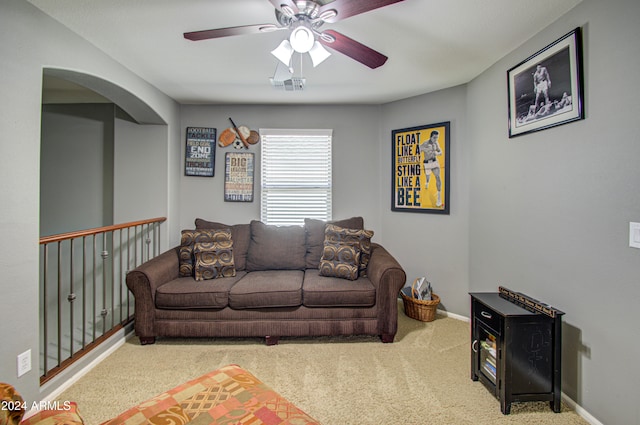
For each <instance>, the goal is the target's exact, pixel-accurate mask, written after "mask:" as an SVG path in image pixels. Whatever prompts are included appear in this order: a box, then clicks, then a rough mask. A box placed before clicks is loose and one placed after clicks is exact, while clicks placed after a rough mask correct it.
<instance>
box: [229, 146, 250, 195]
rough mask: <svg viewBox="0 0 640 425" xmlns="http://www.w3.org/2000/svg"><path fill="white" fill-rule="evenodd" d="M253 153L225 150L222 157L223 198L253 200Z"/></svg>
mask: <svg viewBox="0 0 640 425" xmlns="http://www.w3.org/2000/svg"><path fill="white" fill-rule="evenodd" d="M253 158H254V156H253V154H252V153H245V152H237V153H236V152H227V153H226V154H225V158H224V200H225V201H227V202H253V169H254V167H253Z"/></svg>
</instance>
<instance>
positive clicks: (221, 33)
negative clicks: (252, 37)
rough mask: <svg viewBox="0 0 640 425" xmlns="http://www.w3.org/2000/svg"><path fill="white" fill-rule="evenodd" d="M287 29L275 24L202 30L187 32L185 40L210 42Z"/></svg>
mask: <svg viewBox="0 0 640 425" xmlns="http://www.w3.org/2000/svg"><path fill="white" fill-rule="evenodd" d="M282 29H286V28H283V27H279V26H276V25H274V24H257V25H243V26H239V27H229V28H217V29H213V30H202V31H193V32H185V33H184V38H186V39H187V40H191V41H199V40H208V39H210V38H221V37H229V36H232V35H245V34H258V33H263V32H271V31H278V30H282Z"/></svg>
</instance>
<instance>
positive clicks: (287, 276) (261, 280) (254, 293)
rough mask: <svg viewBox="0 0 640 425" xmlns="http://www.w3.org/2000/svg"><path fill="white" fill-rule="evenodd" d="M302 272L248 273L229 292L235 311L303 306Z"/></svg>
mask: <svg viewBox="0 0 640 425" xmlns="http://www.w3.org/2000/svg"><path fill="white" fill-rule="evenodd" d="M303 277H304V272H303V271H301V270H265V271H257V272H251V273H248V274H247V275H246V276H245V277H244V278H243V279H242V280H240V281H239V282H238V283H236V284H235V285H233V287H232V288H231V290H230V291H229V307H231V308H233V309H238V310H241V309H249V308H265V307H297V306H299V305H300V304H302V279H303Z"/></svg>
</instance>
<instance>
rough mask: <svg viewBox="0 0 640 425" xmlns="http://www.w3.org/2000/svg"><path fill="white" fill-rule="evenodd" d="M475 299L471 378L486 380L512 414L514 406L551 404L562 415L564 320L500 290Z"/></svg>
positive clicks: (502, 407)
mask: <svg viewBox="0 0 640 425" xmlns="http://www.w3.org/2000/svg"><path fill="white" fill-rule="evenodd" d="M469 295H471V379H473V380H474V381H478V380H479V381H480V382H482V383H483V384H484V385H485V386H486V387H487V389H488V390H489V391H490V392H491V393H492V394H493V395H495V397H496V398H498V400H500V410H501V411H502V413H503V414H505V415H508V414H509V412H510V410H511V403H512V402H514V401H516V402H524V401H549V403H550V406H551V409H552V410H553V411H554V412H560V394H561V391H560V380H561V350H562V336H561V326H562V323H561V318H562V314H563V313H562V312H560V311H557V310H554V312H555V313H556V314H554V316H555V317H551V316H549V315H547V314H543V313H540V312H537V311H535V310H534V309H532V308H527V306H525V305H524V304H519V303H515V302H514V301H513V300H509V299H508V298H506V297H503V296H501V295H500V294H499V293H497V292H476V293H470V294H469Z"/></svg>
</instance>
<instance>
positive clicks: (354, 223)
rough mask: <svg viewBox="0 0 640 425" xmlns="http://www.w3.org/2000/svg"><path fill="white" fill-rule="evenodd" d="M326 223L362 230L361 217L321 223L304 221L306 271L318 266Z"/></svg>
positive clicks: (312, 219)
mask: <svg viewBox="0 0 640 425" xmlns="http://www.w3.org/2000/svg"><path fill="white" fill-rule="evenodd" d="M327 223H331V224H335V225H336V226H340V227H344V228H347V229H364V219H363V218H362V217H351V218H346V219H344V220H332V221H322V220H318V219H314V218H305V219H304V231H305V238H306V253H305V266H306V268H308V269H317V268H318V266H319V265H320V258H321V257H322V250H323V249H324V231H325V227H326V226H327Z"/></svg>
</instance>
